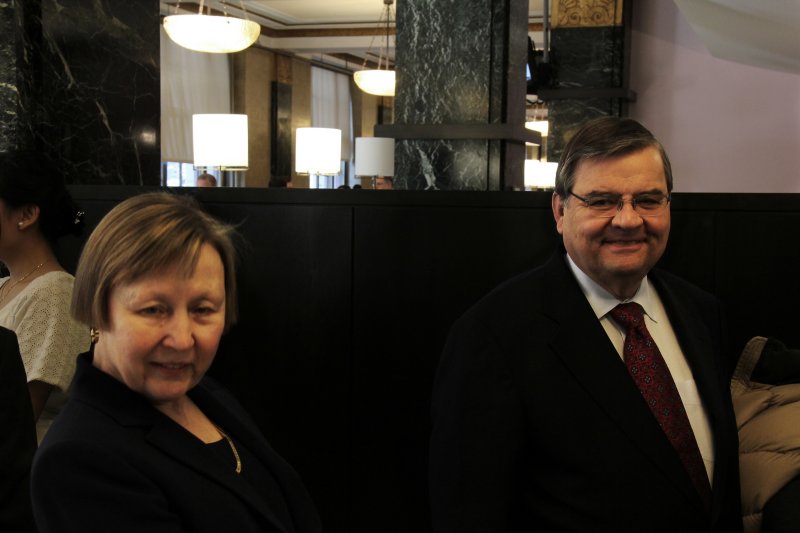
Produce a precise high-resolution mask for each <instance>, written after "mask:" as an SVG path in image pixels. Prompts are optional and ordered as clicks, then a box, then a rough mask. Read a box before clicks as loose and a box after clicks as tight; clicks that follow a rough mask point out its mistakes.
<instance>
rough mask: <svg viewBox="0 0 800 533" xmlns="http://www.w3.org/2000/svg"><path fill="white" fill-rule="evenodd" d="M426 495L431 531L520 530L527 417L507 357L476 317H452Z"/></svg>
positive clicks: (436, 395) (438, 385)
mask: <svg viewBox="0 0 800 533" xmlns="http://www.w3.org/2000/svg"><path fill="white" fill-rule="evenodd" d="M432 417H433V432H432V435H431V442H430V476H429V487H430V501H431V513H432V519H433V530H434V531H435V532H436V533H471V532H474V533H479V532H480V533H486V532H488V531H491V532H492V533H505V532H508V533H510V532H512V531H518V529H517V526H519V523H518V521H519V517H518V516H515V515H516V514H518V513H519V510H520V508H521V506H522V505H521V502H520V498H521V494H522V491H521V489H520V486H519V480H518V477H519V476H520V474H521V472H522V471H523V470H524V468H522V465H521V461H522V460H523V457H524V456H525V442H526V439H525V435H526V432H527V430H526V421H525V416H524V410H523V405H522V400H521V398H520V396H519V394H518V391H516V390H515V387H514V383H513V379H512V375H511V372H510V370H509V368H508V366H507V363H506V360H505V358H504V356H503V354H502V351H501V350H500V349H499V347H498V346H497V344H496V343H495V342H494V341H493V339H492V338H491V336H490V335H489V334H488V333H487V332H486V331H485V330H484V328H483V327H481V326H480V325H479V324H474V323H469V322H466V323H465V322H464V321H461V322H460V323H457V324H456V326H455V327H454V329H453V331H452V332H451V334H450V337H449V339H448V342H447V344H446V346H445V349H444V352H443V355H442V359H441V363H440V366H439V370H438V373H437V377H436V381H435V384H434V390H433V402H432Z"/></svg>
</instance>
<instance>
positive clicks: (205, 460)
mask: <svg viewBox="0 0 800 533" xmlns="http://www.w3.org/2000/svg"><path fill="white" fill-rule="evenodd" d="M158 414H160V413H158ZM215 421H218V422H219V424H220V425H223V424H225V425H226V426H228V427H230V424H227V423H226V421H224V420H220V419H219V418H217V419H215ZM229 431H230V432H231V433H232V434H233V433H234V430H233V429H229ZM145 438H146V440H147V441H148V442H149V443H150V444H152V445H153V446H154V447H156V448H158V449H159V450H161V451H162V452H164V453H165V454H167V455H169V456H171V457H172V458H173V459H175V460H176V461H178V462H180V463H183V464H184V465H186V466H188V467H189V468H192V469H193V470H195V471H197V472H199V473H200V474H202V475H204V476H206V477H207V478H208V479H209V481H211V482H213V483H217V484H219V485H222V486H224V487H225V488H227V489H228V490H229V491H231V492H232V493H234V494H236V495H237V496H238V497H239V498H241V499H242V501H244V502H245V503H246V504H247V505H249V506H250V508H251V509H252V510H253V512H254V513H256V514H258V515H259V516H261V517H262V518H263V519H264V520H266V521H268V522H269V523H271V524H272V525H273V526H275V527H276V528H278V530H279V531H283V532H285V533H288V530H287V529H286V527H285V524H283V523H282V522H281V521H279V520H278V518H277V517H276V516H275V515H274V514H273V513H272V512H271V511H270V510H269V509H268V508H267V507H266V506H265V505H264V502H263V500H262V499H261V498H260V497H259V495H258V493H257V492H256V491H255V489H253V488H252V487H251V486H250V484H249V483H242V481H241V479H238V478H239V474H237V473H236V472H235V471H234V469H233V468H230V467H227V466H225V465H224V464H222V463H221V462H219V461H216V460H213V458H211V457H210V456H209V453H208V450H206V449H205V446H206V445H205V444H204V443H203V442H201V441H200V440H199V439H197V438H196V437H195V436H194V435H192V434H190V433H189V432H188V431H186V430H185V429H183V428H182V427H181V426H179V425H178V424H175V423H174V422H173V421H172V420H170V419H169V418H167V417H166V416H164V417H163V420H154V424H153V426H152V429H151V430H150V432H149V433H148V434H147V435H146V437H145ZM237 440H238V436H237ZM248 449H250V448H248Z"/></svg>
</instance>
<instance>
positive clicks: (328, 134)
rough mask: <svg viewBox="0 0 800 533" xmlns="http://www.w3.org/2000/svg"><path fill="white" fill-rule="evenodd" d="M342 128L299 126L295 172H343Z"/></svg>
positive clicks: (333, 174)
mask: <svg viewBox="0 0 800 533" xmlns="http://www.w3.org/2000/svg"><path fill="white" fill-rule="evenodd" d="M341 165H342V130H340V129H336V128H297V135H296V140H295V159H294V166H295V172H297V173H298V174H308V175H315V176H317V183H319V176H335V175H337V174H339V172H341Z"/></svg>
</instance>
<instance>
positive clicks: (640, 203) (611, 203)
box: [569, 191, 670, 218]
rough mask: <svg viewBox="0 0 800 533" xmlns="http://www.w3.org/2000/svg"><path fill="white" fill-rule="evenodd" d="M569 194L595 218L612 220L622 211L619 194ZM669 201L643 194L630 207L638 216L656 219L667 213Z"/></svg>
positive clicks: (621, 200)
mask: <svg viewBox="0 0 800 533" xmlns="http://www.w3.org/2000/svg"><path fill="white" fill-rule="evenodd" d="M569 194H570V195H572V196H574V197H575V198H577V199H578V200H580V201H581V202H583V203H584V204H585V205H586V207H587V208H588V209H589V210H590V211H591V212H592V214H593V215H594V216H597V217H603V218H612V217H614V216H616V215H617V213H618V212H620V211H622V208H623V207H624V206H625V200H624V199H623V198H622V196H620V195H619V194H590V195H589V196H587V197H585V198H584V197H581V196H578V195H577V194H575V193H574V192H572V191H570V192H569ZM669 201H670V195H666V196H664V195H663V194H660V193H644V194H638V195H636V196H634V197H633V198H632V199H631V207H633V210H634V211H636V213H638V214H639V216H642V217H657V216H661V215H663V214H664V213H665V212H666V211H667V204H668V203H669Z"/></svg>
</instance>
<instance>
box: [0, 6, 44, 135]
mask: <svg viewBox="0 0 800 533" xmlns="http://www.w3.org/2000/svg"><path fill="white" fill-rule="evenodd" d="M40 13H41V8H40V4H39V2H38V1H36V0H30V1H25V2H2V3H0V151H7V150H10V149H14V148H24V147H30V146H31V145H32V143H33V125H34V123H35V117H34V113H35V112H36V109H37V102H38V94H39V87H38V82H39V81H40V80H41V76H40V75H41V69H40V68H39V64H38V62H37V58H38V57H39V55H40V53H39V51H40V45H41V36H42V28H41V20H40V17H39V14H40Z"/></svg>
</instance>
